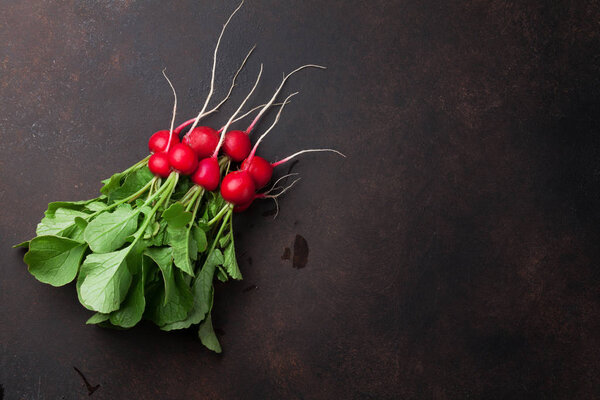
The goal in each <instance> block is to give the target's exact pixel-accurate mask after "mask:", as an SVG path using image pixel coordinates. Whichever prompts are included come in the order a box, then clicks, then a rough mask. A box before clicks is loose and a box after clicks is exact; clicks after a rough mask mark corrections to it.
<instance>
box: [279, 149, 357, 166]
mask: <svg viewBox="0 0 600 400" xmlns="http://www.w3.org/2000/svg"><path fill="white" fill-rule="evenodd" d="M317 151H331V152H333V153H337V154H339V155H340V156H342V157H344V158H346V156H345V155H344V154H342V153H341V152H339V151H337V150H334V149H307V150H302V151H299V152H297V153H294V154H292V155H291V156H287V157H286V158H284V159H283V160H279V161H277V162H274V163H273V164H271V165H272V166H273V167H276V166H278V165H281V164H283V163H285V162H288V161H290V160H291V159H292V158H294V157H296V156H299V155H300V154H304V153H313V152H317Z"/></svg>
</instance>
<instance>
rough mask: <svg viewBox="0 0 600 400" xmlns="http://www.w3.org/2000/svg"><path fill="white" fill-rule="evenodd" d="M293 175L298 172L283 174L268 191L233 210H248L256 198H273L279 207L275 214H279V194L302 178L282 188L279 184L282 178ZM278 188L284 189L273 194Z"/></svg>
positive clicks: (237, 211)
mask: <svg viewBox="0 0 600 400" xmlns="http://www.w3.org/2000/svg"><path fill="white" fill-rule="evenodd" d="M292 175H298V174H287V175H284V176H282V177H281V178H279V179H277V181H275V183H274V184H273V187H272V188H271V189H269V190H268V191H267V192H265V193H258V194H255V195H254V197H253V198H252V200H250V201H249V202H247V203H243V204H240V205H236V206H235V207H233V211H234V212H236V213H240V212H244V211H246V210H247V209H248V207H250V206H251V205H252V202H253V201H254V200H256V199H273V201H274V202H275V205H276V207H277V213H276V214H275V216H277V214H278V213H279V203H277V198H278V197H279V196H281V195H282V194H284V193H285V192H286V191H287V190H289V189H290V188H291V187H292V186H294V185H295V184H296V182H298V181H299V180H300V178H298V179H296V180H295V181H294V182H292V183H291V184H290V185H289V186H287V187H285V188H283V189H282V188H280V187H277V184H278V183H279V181H281V180H282V179H285V178H287V177H290V176H292ZM276 189H282V190H281V191H280V192H279V193H277V194H271V192H273V191H274V190H276Z"/></svg>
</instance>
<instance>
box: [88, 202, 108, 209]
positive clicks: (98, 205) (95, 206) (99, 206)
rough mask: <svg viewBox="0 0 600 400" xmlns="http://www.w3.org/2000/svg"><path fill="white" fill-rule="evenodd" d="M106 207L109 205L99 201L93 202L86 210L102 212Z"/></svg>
mask: <svg viewBox="0 0 600 400" xmlns="http://www.w3.org/2000/svg"><path fill="white" fill-rule="evenodd" d="M106 207H108V205H107V204H106V203H105V202H103V201H99V200H98V201H92V202H91V203H89V204H86V205H85V208H87V209H88V210H90V211H92V212H97V211H102V210H104V209H105V208H106Z"/></svg>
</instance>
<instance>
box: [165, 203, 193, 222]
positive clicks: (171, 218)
mask: <svg viewBox="0 0 600 400" xmlns="http://www.w3.org/2000/svg"><path fill="white" fill-rule="evenodd" d="M162 217H163V219H165V220H166V221H167V224H169V226H170V227H172V228H183V227H185V226H186V225H187V224H188V223H189V222H190V221H191V220H192V213H191V212H189V211H185V207H184V206H183V204H181V203H179V202H178V203H173V204H172V205H171V206H170V207H169V208H167V209H166V210H165V211H163V213H162Z"/></svg>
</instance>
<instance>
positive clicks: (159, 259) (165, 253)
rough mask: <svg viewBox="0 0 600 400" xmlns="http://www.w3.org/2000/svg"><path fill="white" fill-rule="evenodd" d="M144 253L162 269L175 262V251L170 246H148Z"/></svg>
mask: <svg viewBox="0 0 600 400" xmlns="http://www.w3.org/2000/svg"><path fill="white" fill-rule="evenodd" d="M144 254H145V255H147V256H148V257H150V258H151V259H152V260H153V261H154V262H155V263H156V264H157V265H158V267H159V268H160V269H161V270H162V269H164V268H166V267H167V266H168V265H171V264H172V263H173V251H172V250H171V249H170V248H169V247H148V248H147V249H146V250H144Z"/></svg>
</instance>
